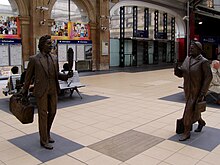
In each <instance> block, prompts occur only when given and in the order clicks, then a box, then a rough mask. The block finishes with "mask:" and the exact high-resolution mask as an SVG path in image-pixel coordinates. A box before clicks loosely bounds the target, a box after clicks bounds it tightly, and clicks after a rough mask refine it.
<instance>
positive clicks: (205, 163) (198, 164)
mask: <svg viewBox="0 0 220 165" xmlns="http://www.w3.org/2000/svg"><path fill="white" fill-rule="evenodd" d="M196 165H210V163H207V162H203V161H199V162H198V163H197V164H196Z"/></svg>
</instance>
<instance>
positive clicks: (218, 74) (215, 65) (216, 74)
mask: <svg viewBox="0 0 220 165" xmlns="http://www.w3.org/2000/svg"><path fill="white" fill-rule="evenodd" d="M211 69H212V75H213V78H212V81H211V83H210V86H209V91H211V92H213V93H214V94H215V95H216V96H215V97H216V99H215V100H216V103H217V104H220V61H218V60H214V61H212V64H211Z"/></svg>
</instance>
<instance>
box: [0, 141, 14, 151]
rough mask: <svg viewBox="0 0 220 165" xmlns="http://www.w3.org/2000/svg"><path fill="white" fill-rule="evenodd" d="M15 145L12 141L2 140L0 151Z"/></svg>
mask: <svg viewBox="0 0 220 165" xmlns="http://www.w3.org/2000/svg"><path fill="white" fill-rule="evenodd" d="M13 147H15V146H14V145H13V144H12V143H10V142H8V141H6V140H4V141H1V142H0V152H2V151H4V150H8V149H10V148H13Z"/></svg>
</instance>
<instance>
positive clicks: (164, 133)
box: [152, 129, 175, 139]
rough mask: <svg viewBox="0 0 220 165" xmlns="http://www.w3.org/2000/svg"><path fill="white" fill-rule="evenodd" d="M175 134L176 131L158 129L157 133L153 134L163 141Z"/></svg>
mask: <svg viewBox="0 0 220 165" xmlns="http://www.w3.org/2000/svg"><path fill="white" fill-rule="evenodd" d="M174 134H175V132H174V130H173V131H167V130H164V129H157V130H156V131H155V132H153V133H152V135H154V136H157V137H160V138H163V139H168V138H170V137H172V136H173V135H174Z"/></svg>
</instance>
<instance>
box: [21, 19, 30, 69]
mask: <svg viewBox="0 0 220 165" xmlns="http://www.w3.org/2000/svg"><path fill="white" fill-rule="evenodd" d="M19 21H20V25H21V38H22V58H23V62H24V61H27V60H28V59H29V56H30V46H29V43H30V36H29V35H30V28H29V27H30V17H28V16H26V17H19ZM23 66H24V64H23Z"/></svg>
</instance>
